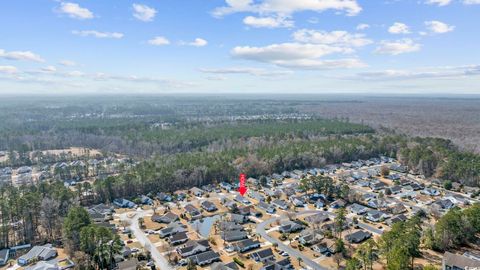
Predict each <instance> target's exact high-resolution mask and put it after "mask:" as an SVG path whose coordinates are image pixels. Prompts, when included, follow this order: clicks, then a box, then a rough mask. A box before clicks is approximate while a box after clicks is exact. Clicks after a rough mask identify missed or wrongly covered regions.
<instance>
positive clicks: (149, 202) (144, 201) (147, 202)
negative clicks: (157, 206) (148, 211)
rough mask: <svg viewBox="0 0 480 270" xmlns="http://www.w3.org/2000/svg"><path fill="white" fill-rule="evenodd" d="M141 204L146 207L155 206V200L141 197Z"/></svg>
mask: <svg viewBox="0 0 480 270" xmlns="http://www.w3.org/2000/svg"><path fill="white" fill-rule="evenodd" d="M140 202H141V203H142V204H145V205H153V200H152V199H151V198H150V197H148V196H145V195H142V196H141V197H140Z"/></svg>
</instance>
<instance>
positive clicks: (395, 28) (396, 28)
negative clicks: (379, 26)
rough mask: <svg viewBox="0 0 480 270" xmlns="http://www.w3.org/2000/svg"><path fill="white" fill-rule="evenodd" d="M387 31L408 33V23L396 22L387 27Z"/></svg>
mask: <svg viewBox="0 0 480 270" xmlns="http://www.w3.org/2000/svg"><path fill="white" fill-rule="evenodd" d="M388 32H389V33H391V34H408V33H410V30H409V29H408V25H406V24H404V23H400V22H396V23H394V24H393V25H392V26H390V27H389V28H388Z"/></svg>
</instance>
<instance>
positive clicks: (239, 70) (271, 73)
mask: <svg viewBox="0 0 480 270" xmlns="http://www.w3.org/2000/svg"><path fill="white" fill-rule="evenodd" d="M200 72H203V73H211V74H248V75H252V76H260V77H275V76H284V75H289V74H292V72H291V71H289V70H265V69H262V68H251V67H228V68H219V69H211V68H201V69H200Z"/></svg>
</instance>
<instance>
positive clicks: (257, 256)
mask: <svg viewBox="0 0 480 270" xmlns="http://www.w3.org/2000/svg"><path fill="white" fill-rule="evenodd" d="M250 258H251V259H253V260H254V261H256V262H263V263H264V262H268V261H272V260H274V259H275V256H274V255H273V251H272V249H271V248H267V249H262V250H260V251H257V252H252V253H251V254H250Z"/></svg>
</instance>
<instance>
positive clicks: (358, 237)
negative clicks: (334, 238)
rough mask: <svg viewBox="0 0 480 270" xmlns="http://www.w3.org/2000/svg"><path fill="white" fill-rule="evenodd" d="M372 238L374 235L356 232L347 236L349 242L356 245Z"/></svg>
mask: <svg viewBox="0 0 480 270" xmlns="http://www.w3.org/2000/svg"><path fill="white" fill-rule="evenodd" d="M370 237H372V234H371V233H369V232H365V231H356V232H354V233H351V234H349V235H347V236H345V238H346V239H347V241H348V242H350V243H355V244H358V243H361V242H363V241H365V240H367V239H368V238H370Z"/></svg>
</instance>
